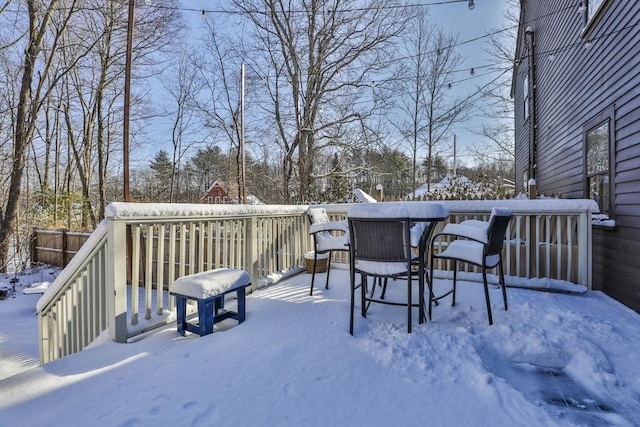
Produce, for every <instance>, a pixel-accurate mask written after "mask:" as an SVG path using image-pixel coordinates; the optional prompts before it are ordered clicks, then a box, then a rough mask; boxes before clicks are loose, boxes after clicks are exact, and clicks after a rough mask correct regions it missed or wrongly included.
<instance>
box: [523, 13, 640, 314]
mask: <svg viewBox="0 0 640 427" xmlns="http://www.w3.org/2000/svg"><path fill="white" fill-rule="evenodd" d="M521 6H522V8H523V14H522V15H521V16H522V17H523V19H522V22H521V24H520V25H521V28H520V32H519V40H518V43H519V52H520V56H521V57H522V56H523V55H526V52H527V51H526V48H525V46H526V44H525V35H524V28H526V27H527V26H530V27H531V28H532V29H533V31H534V40H535V52H536V55H535V72H536V76H535V81H536V83H537V86H536V88H535V89H536V105H535V108H536V112H535V113H536V122H537V147H538V150H537V153H538V155H537V173H536V181H537V186H538V191H539V192H540V193H543V194H547V195H551V194H554V195H559V194H560V195H561V196H562V197H565V198H584V197H588V196H587V195H586V194H585V184H584V182H585V174H584V155H585V153H584V132H585V125H586V124H587V123H588V122H589V121H592V120H593V119H594V118H596V117H598V116H600V115H602V114H603V113H605V115H606V113H607V112H608V111H610V112H611V113H612V114H611V115H612V121H611V122H610V126H612V130H613V137H614V143H613V146H612V162H611V171H612V173H611V175H612V181H613V185H612V188H611V197H612V208H613V212H612V217H613V219H615V222H616V227H615V229H605V228H597V227H595V228H594V231H593V286H594V289H600V290H603V291H605V292H606V293H607V294H609V295H611V296H612V297H614V298H616V299H618V300H620V301H621V302H623V303H624V304H626V305H628V306H629V307H631V308H633V309H635V310H636V311H639V312H640V2H635V1H633V2H632V1H615V0H614V1H608V2H607V4H606V6H607V7H606V8H604V9H603V11H602V12H603V13H602V14H601V15H600V16H599V19H598V20H597V21H595V25H592V26H590V27H589V29H588V32H585V33H584V34H583V30H584V28H585V22H584V18H583V17H582V15H580V14H579V13H578V10H577V7H578V3H577V2H575V1H570V0H565V1H552V0H536V1H531V0H530V1H522V2H521ZM587 42H590V43H591V46H590V47H586V43H587ZM551 54H553V60H551V58H550V55H551ZM527 72H528V61H527V60H526V59H525V60H523V61H521V62H520V65H519V66H517V67H516V70H515V73H516V77H515V78H514V88H513V89H514V90H513V94H514V98H515V105H516V111H515V114H516V120H515V130H516V179H517V180H518V179H519V180H522V176H523V172H524V171H525V170H527V168H528V151H527V150H528V141H529V133H530V125H529V124H527V123H526V122H524V121H523V120H522V117H523V112H522V106H521V105H520V104H521V103H522V96H523V95H522V86H521V85H522V81H523V79H522V77H519V76H520V75H524V73H527ZM519 109H520V111H519ZM519 185H522V184H521V183H520V184H519Z"/></svg>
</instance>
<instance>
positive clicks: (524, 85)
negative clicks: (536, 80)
mask: <svg viewBox="0 0 640 427" xmlns="http://www.w3.org/2000/svg"><path fill="white" fill-rule="evenodd" d="M522 92H523V97H522V99H523V100H524V119H525V120H527V119H528V118H529V76H528V75H526V76H524V81H523V82H522Z"/></svg>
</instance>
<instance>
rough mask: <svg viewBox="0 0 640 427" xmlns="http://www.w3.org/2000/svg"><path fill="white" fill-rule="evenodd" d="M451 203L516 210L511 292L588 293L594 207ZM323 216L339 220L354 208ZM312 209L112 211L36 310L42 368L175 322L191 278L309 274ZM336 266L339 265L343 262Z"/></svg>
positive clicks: (142, 207)
mask: <svg viewBox="0 0 640 427" xmlns="http://www.w3.org/2000/svg"><path fill="white" fill-rule="evenodd" d="M406 203H420V202H406ZM445 203H446V205H447V207H448V209H449V212H450V218H449V221H453V222H459V221H462V220H464V219H486V218H487V216H488V215H489V212H490V211H491V208H492V207H494V206H505V207H509V208H510V209H512V211H513V212H514V220H513V221H512V225H511V227H510V230H509V231H508V236H509V242H508V244H507V245H506V246H507V248H506V249H505V250H506V253H505V254H504V256H503V257H504V260H505V270H506V271H505V274H506V275H507V285H511V286H514V285H516V286H533V287H539V288H548V287H552V286H553V287H558V286H560V287H561V288H564V290H578V291H584V290H586V289H588V288H589V287H590V285H591V215H592V211H593V210H594V209H595V208H596V207H595V203H594V202H593V201H590V200H555V199H543V200H532V201H531V200H500V201H499V200H491V201H465V202H456V201H454V202H445ZM323 207H325V208H326V209H327V211H328V212H329V214H330V215H332V216H333V217H334V218H336V219H342V218H344V217H345V216H346V212H347V210H348V209H349V207H350V205H348V204H341V205H323ZM305 210H306V206H266V205H265V206H238V205H181V204H133V203H131V204H126V203H113V204H111V205H109V208H108V211H107V219H106V220H104V221H103V222H102V223H101V224H100V225H99V227H98V228H97V229H96V231H95V232H94V233H93V235H92V236H91V238H90V239H89V241H88V242H87V243H86V244H85V246H83V248H82V249H81V251H80V252H79V253H78V254H77V255H76V257H74V259H73V260H72V262H71V263H70V264H69V266H67V268H65V270H64V271H63V272H62V273H61V274H60V276H59V277H58V278H57V279H56V281H55V282H54V283H53V284H52V286H51V287H50V288H49V289H48V290H47V291H46V292H45V294H44V295H43V298H42V299H41V300H40V301H39V302H38V306H37V309H38V315H39V334H40V358H41V363H46V362H49V361H52V360H55V359H57V358H60V357H63V356H66V355H69V354H73V353H75V352H78V351H80V350H82V349H83V348H85V347H86V346H87V345H89V344H90V343H91V342H92V341H93V340H94V339H95V338H96V337H97V336H98V335H99V334H100V333H102V331H105V330H107V331H108V332H109V336H110V338H111V339H112V340H114V341H117V342H127V341H129V340H130V339H131V338H132V337H134V336H136V335H138V334H140V333H143V332H145V331H148V330H151V329H153V328H156V327H161V326H163V325H166V323H167V322H168V321H172V319H174V318H175V317H174V316H175V307H174V301H173V298H168V296H167V290H168V288H169V285H170V284H171V283H172V281H173V280H175V279H176V278H177V277H181V276H184V275H185V274H194V273H197V272H199V271H203V270H208V269H212V268H221V267H229V268H241V269H245V270H247V271H248V272H249V273H250V274H251V276H252V283H253V287H254V289H256V288H261V287H264V286H266V285H268V284H271V283H274V282H276V281H277V280H278V279H280V278H281V277H283V276H286V275H290V274H295V273H298V272H300V271H302V269H303V266H304V254H305V253H306V252H308V251H309V250H310V249H311V248H312V240H311V237H310V236H309V234H308V227H309V225H308V221H307V219H306V216H305V214H304V212H305ZM128 229H129V230H131V236H132V239H131V244H130V245H131V247H130V249H128V248H127V238H126V236H127V230H128ZM128 251H129V253H130V254H131V255H130V257H129V258H130V262H129V261H128V257H127V252H128ZM336 261H337V262H335V263H334V265H337V264H339V261H340V260H336ZM436 269H438V270H439V271H438V275H439V276H437V277H443V276H444V277H446V275H447V274H448V272H447V265H445V264H442V265H438V266H436ZM468 274H469V275H471V276H470V277H473V275H474V274H475V273H474V271H473V270H471V271H469V272H468ZM460 278H461V279H464V278H465V276H464V275H461V276H460ZM128 283H130V284H131V285H130V286H129V285H128Z"/></svg>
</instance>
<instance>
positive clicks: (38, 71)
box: [0, 0, 76, 271]
mask: <svg viewBox="0 0 640 427" xmlns="http://www.w3.org/2000/svg"><path fill="white" fill-rule="evenodd" d="M61 2H62V1H61V0H49V1H44V0H27V1H26V5H27V16H28V28H29V30H28V32H27V35H26V42H25V49H24V57H23V62H22V68H21V82H20V90H19V95H18V101H17V107H16V113H15V125H14V126H13V128H14V132H15V136H14V138H13V150H12V157H11V163H12V165H11V175H10V179H9V192H8V195H7V201H6V205H5V206H4V212H3V213H2V218H1V220H0V270H2V271H4V270H5V269H6V266H7V261H8V257H9V253H10V244H11V243H10V242H11V237H12V234H13V232H14V230H15V225H16V216H17V213H18V204H19V199H20V194H21V191H22V178H23V173H24V168H25V161H26V153H27V152H28V149H29V145H30V144H31V141H32V138H33V134H34V131H35V129H36V125H37V119H38V114H39V113H40V111H41V108H42V105H43V102H44V100H45V99H46V98H47V97H48V95H49V93H50V92H51V91H52V90H53V87H55V84H56V83H57V81H59V79H60V78H61V77H62V76H63V75H64V74H66V72H68V70H69V69H64V70H61V71H60V72H59V73H58V74H57V75H50V74H49V72H50V71H51V70H52V68H54V64H55V61H56V59H57V58H58V56H59V42H60V39H61V37H62V35H63V34H64V32H65V30H66V28H67V25H68V24H69V22H70V20H71V18H72V16H73V14H74V13H75V12H76V7H75V6H76V1H69V2H67V3H68V4H65V5H64V6H65V7H59V5H60V3H61ZM67 6H70V7H67ZM54 17H59V19H58V20H57V24H58V25H56V26H54V25H52V20H53V18H54ZM45 44H46V47H47V48H46V49H43V46H45Z"/></svg>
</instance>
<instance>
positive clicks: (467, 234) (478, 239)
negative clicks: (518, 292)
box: [429, 208, 513, 325]
mask: <svg viewBox="0 0 640 427" xmlns="http://www.w3.org/2000/svg"><path fill="white" fill-rule="evenodd" d="M512 217H513V213H512V212H511V210H510V209H507V208H493V209H492V211H491V216H490V217H489V221H478V220H469V221H463V222H462V223H460V224H447V225H446V226H445V227H444V229H443V230H442V232H441V233H438V234H436V235H435V236H433V239H432V241H431V260H430V263H429V265H430V276H431V278H433V265H434V261H435V260H436V259H448V260H451V261H453V287H452V288H451V289H450V290H449V291H447V292H446V293H444V294H442V295H440V296H437V297H436V296H434V294H433V288H431V289H430V292H429V319H431V307H432V305H433V303H434V301H438V300H440V299H441V298H444V297H446V296H447V295H449V294H452V301H451V305H452V306H454V305H455V303H456V279H457V270H458V269H457V267H458V262H465V263H469V264H473V265H477V266H479V267H480V268H481V269H482V283H483V285H484V296H485V300H486V303H487V316H488V317H489V325H492V324H493V316H492V314H491V301H490V299H489V287H488V284H487V269H492V268H496V267H498V271H499V274H500V287H501V288H502V299H503V301H504V309H505V311H506V310H508V306H507V291H506V286H505V283H504V270H503V267H502V247H503V245H504V239H505V234H506V231H507V227H508V225H509V221H510V220H511V218H512ZM451 239H453V241H449V240H451ZM443 240H447V242H445V243H444V244H442V241H443ZM436 244H438V245H441V244H442V245H443V246H444V247H445V248H446V249H445V250H444V251H442V252H439V253H438V252H437V251H436Z"/></svg>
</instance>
